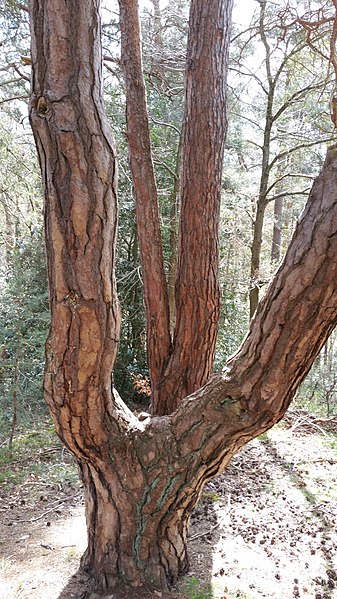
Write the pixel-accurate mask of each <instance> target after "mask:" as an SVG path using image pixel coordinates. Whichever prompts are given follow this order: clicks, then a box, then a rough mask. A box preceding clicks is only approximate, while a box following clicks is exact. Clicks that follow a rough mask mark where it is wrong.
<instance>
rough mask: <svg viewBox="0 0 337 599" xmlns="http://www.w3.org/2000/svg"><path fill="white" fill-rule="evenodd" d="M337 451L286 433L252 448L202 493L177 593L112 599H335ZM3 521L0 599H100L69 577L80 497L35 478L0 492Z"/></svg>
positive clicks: (327, 440)
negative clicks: (187, 567) (188, 566)
mask: <svg viewBox="0 0 337 599" xmlns="http://www.w3.org/2000/svg"><path fill="white" fill-rule="evenodd" d="M336 447H337V438H336V435H335V437H333V435H332V434H331V433H329V434H322V433H321V432H318V433H315V434H313V433H311V434H303V433H302V434H301V432H300V429H298V431H297V432H296V433H294V432H293V431H292V430H291V429H286V428H284V427H275V428H274V429H273V430H272V431H270V432H269V433H268V436H267V437H266V438H265V439H263V440H255V441H253V442H252V443H250V444H249V445H248V446H247V447H246V448H245V449H244V450H243V451H241V452H240V454H238V455H237V456H235V458H234V459H233V461H232V463H231V465H230V466H229V467H228V468H227V470H226V471H225V473H224V474H223V475H221V476H218V477H217V478H216V479H214V480H213V481H211V482H210V483H209V484H208V485H207V487H206V488H205V490H204V493H203V497H202V500H201V502H200V504H199V505H198V507H197V509H196V510H195V513H194V515H193V518H192V524H191V529H190V541H189V554H190V561H191V569H190V572H189V575H188V576H187V577H185V579H184V580H183V581H182V583H181V584H180V585H179V588H178V589H176V590H175V591H174V592H172V593H162V594H160V593H156V594H155V595H154V593H153V592H148V591H147V590H146V589H144V590H135V591H134V592H132V594H130V593H125V592H124V593H123V592H122V591H120V590H118V591H117V590H116V592H114V593H113V594H112V595H111V594H110V597H111V598H112V597H123V598H125V599H127V597H130V599H131V597H135V599H137V598H138V597H139V598H141V597H155V596H159V597H160V596H161V597H163V598H164V599H165V598H167V599H168V598H171V599H173V598H175V599H177V598H181V599H183V598H190V599H211V598H214V599H240V598H241V599H261V598H268V599H272V598H273V599H292V598H297V597H301V598H307V599H337V531H336V522H337V475H336V464H337V450H336ZM0 519H1V522H0V598H1V599H28V598H29V599H70V598H71V599H98V598H99V597H100V594H99V593H98V592H96V591H95V589H91V590H90V591H88V586H87V583H88V581H87V580H85V579H84V578H83V577H82V576H80V575H78V574H77V575H76V574H75V573H76V570H77V567H78V563H79V558H80V556H81V554H82V553H83V551H84V549H85V546H86V530H85V518H84V508H83V499H82V493H81V491H79V490H78V489H74V488H73V487H72V486H71V485H69V486H64V485H57V484H54V485H49V484H48V482H46V481H40V480H37V479H35V478H34V477H32V479H31V480H29V479H28V480H27V481H25V484H23V485H20V486H17V487H14V486H13V485H10V484H7V485H3V486H2V488H1V490H0ZM74 574H75V576H73V575H74Z"/></svg>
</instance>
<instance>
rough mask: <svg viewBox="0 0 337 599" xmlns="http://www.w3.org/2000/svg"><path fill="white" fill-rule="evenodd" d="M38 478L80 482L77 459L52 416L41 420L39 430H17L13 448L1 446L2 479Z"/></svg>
mask: <svg viewBox="0 0 337 599" xmlns="http://www.w3.org/2000/svg"><path fill="white" fill-rule="evenodd" d="M65 464H66V467H65ZM34 478H45V479H46V480H48V482H49V483H50V484H52V483H54V482H55V483H56V482H57V483H70V484H72V485H78V473H77V468H76V465H75V463H74V460H73V458H71V456H70V455H69V454H68V453H66V452H65V450H64V448H63V446H62V444H61V441H60V440H59V439H58V437H57V436H56V433H55V429H54V426H53V425H52V424H51V423H50V421H49V420H45V421H43V420H41V421H40V422H39V429H38V430H36V429H31V430H30V431H29V432H25V433H20V434H17V435H16V436H15V437H14V439H13V444H12V446H11V448H8V447H7V446H0V483H12V484H20V483H22V482H24V481H25V480H27V479H34Z"/></svg>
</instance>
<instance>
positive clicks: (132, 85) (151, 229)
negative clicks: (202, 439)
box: [119, 0, 171, 397]
mask: <svg viewBox="0 0 337 599" xmlns="http://www.w3.org/2000/svg"><path fill="white" fill-rule="evenodd" d="M119 6H120V26H121V41H122V63H123V70H124V75H125V87H126V95H127V103H126V106H127V110H126V117H127V135H128V145H129V153H130V166H131V172H132V179H133V185H134V193H135V200H136V216H137V229H138V240H139V250H140V258H141V264H142V275H143V281H144V299H145V309H146V339H147V360H148V366H149V373H150V379H151V386H152V393H153V396H154V397H156V396H157V388H158V382H159V380H160V377H161V376H162V372H163V369H164V366H165V364H166V361H167V358H168V355H169V352H170V347H171V336H170V317H169V300H168V290H167V284H166V277H165V271H164V257H163V249H162V240H161V232H160V219H159V209H158V198H157V187H156V181H155V175H154V169H153V163H152V156H151V143H150V133H149V124H148V116H147V107H146V91H145V83H144V77H143V68H142V55H141V47H140V24H139V18H138V2H137V0H119Z"/></svg>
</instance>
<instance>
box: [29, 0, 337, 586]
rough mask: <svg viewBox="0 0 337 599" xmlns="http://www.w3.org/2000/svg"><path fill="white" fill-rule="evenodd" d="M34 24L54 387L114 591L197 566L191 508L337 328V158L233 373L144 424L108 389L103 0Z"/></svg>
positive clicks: (104, 576)
mask: <svg viewBox="0 0 337 599" xmlns="http://www.w3.org/2000/svg"><path fill="white" fill-rule="evenodd" d="M31 23H32V26H31V31H32V62H33V81H32V99H31V103H30V116H31V123H32V127H33V130H34V135H35V139H36V144H37V149H38V153H39V158H40V164H41V170H42V175H43V181H44V185H45V214H46V244H47V254H48V272H49V285H50V296H51V310H52V323H51V329H50V335H49V338H48V343H47V364H46V373H45V390H46V398H47V401H48V404H49V407H50V411H51V414H52V416H53V419H54V422H55V424H56V427H57V430H58V432H59V435H60V436H61V438H62V439H63V441H64V442H65V443H66V444H67V445H68V447H69V448H70V449H71V451H72V452H73V453H74V455H75V456H76V458H77V460H78V463H79V466H80V471H81V475H82V479H83V482H84V492H85V500H86V516H87V525H88V549H87V551H86V553H85V555H84V556H83V559H82V568H84V569H85V570H87V571H88V572H90V574H91V576H92V577H93V578H94V579H95V580H96V581H98V583H100V584H101V586H102V587H103V588H105V589H107V588H109V589H110V588H112V587H113V586H114V585H116V584H121V583H125V584H127V585H140V584H144V583H146V584H147V585H155V586H158V587H161V588H164V587H166V586H169V585H170V584H172V583H173V582H174V581H175V580H176V579H177V577H178V576H179V575H180V574H181V573H183V572H185V571H186V569H187V568H188V559H187V554H186V534H187V527H188V521H189V517H190V514H191V510H192V508H193V506H194V505H195V503H196V501H197V499H198V497H199V494H200V492H201V489H202V486H203V484H204V482H205V481H206V480H208V479H209V478H211V477H213V476H214V475H215V474H216V473H218V472H219V471H221V470H222V469H223V468H224V467H225V466H226V464H227V463H228V461H229V459H230V458H231V456H232V455H233V453H234V452H235V451H237V449H238V448H239V447H241V446H242V445H244V444H245V443H247V442H248V441H249V440H250V439H252V438H253V437H255V436H256V435H258V434H260V433H261V432H262V431H264V430H266V429H268V428H269V427H270V426H272V425H273V424H274V423H275V422H277V421H278V420H279V419H280V418H281V417H282V415H283V414H284V412H285V410H286V409H287V407H288V405H289V402H290V401H291V399H292V397H293V396H294V393H295V391H296V389H297V387H298V385H299V384H300V382H301V381H302V380H303V378H304V376H305V374H306V373H307V371H308V370H309V368H310V366H311V364H312V362H313V360H314V358H315V357H316V355H317V354H318V352H319V350H320V348H321V347H322V346H323V344H324V343H325V341H326V339H327V338H328V336H329V334H330V333H331V331H332V329H333V327H334V326H335V325H336V322H337V287H336V281H337V260H336V256H337V199H336V198H337V179H336V176H335V173H336V169H337V159H336V157H335V156H331V161H327V165H326V167H325V169H324V171H323V173H322V174H321V175H320V177H319V178H318V179H317V181H316V182H315V184H314V187H313V191H312V194H311V197H310V200H309V203H308V206H307V208H306V210H305V212H304V214H303V216H302V219H301V222H300V223H299V225H298V227H297V230H296V232H295V236H294V239H293V241H292V243H291V245H290V248H289V250H288V252H287V255H286V257H285V260H284V262H283V263H282V266H281V267H280V269H279V271H278V274H277V276H276V278H275V279H274V280H273V281H272V283H271V284H270V286H269V289H268V290H267V293H266V295H265V298H264V299H263V300H262V302H260V304H259V307H258V309H257V312H256V315H255V317H254V319H253V321H252V323H251V329H250V332H249V334H248V335H247V337H246V339H245V341H244V342H243V344H242V346H241V348H240V350H239V351H238V353H237V354H236V355H235V356H234V357H233V358H232V359H231V360H230V362H229V363H228V365H227V367H226V369H225V371H224V372H223V373H219V374H216V375H213V376H212V377H211V378H210V379H209V380H208V382H207V383H206V385H205V386H203V387H202V388H200V389H199V390H197V391H196V392H195V393H194V394H193V395H191V396H189V397H186V398H185V399H183V401H182V402H181V403H180V405H179V406H178V409H177V410H176V411H175V412H174V413H172V414H171V415H170V416H164V417H153V418H148V419H147V420H145V421H144V422H140V421H139V420H138V419H137V418H136V417H135V416H134V414H132V412H131V411H130V410H128V408H127V407H126V406H125V404H124V403H123V402H122V401H121V400H120V398H119V397H118V394H117V393H116V392H115V391H112V389H111V371H112V364H113V359H114V355H115V350H116V342H117V339H118V329H119V317H118V306H117V298H116V290H115V284H114V276H113V266H114V264H113V261H114V254H113V252H112V248H114V244H115V231H116V222H117V212H116V193H115V183H116V182H115V178H114V174H115V162H114V149H113V145H112V140H111V136H110V132H109V129H108V127H107V125H106V121H105V117H104V112H103V109H102V100H101V87H100V81H101V77H100V76H101V61H100V44H99V35H98V31H99V23H98V4H97V3H96V2H95V1H94V0H91V1H90V2H89V1H88V2H85V3H78V2H77V1H75V0H72V1H69V0H68V1H67V2H65V1H64V0H44V1H42V0H31ZM74 31H76V32H77V35H76V36H74ZM200 160H201V159H200ZM220 162H221V161H220ZM186 201H187V200H186ZM181 243H183V242H182V241H181ZM181 268H182V267H181ZM205 274H207V273H205ZM187 280H188V277H187ZM205 282H206V286H207V280H206V281H205ZM200 309H201V308H200ZM130 596H131V592H130Z"/></svg>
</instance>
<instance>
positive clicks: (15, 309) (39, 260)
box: [0, 231, 49, 430]
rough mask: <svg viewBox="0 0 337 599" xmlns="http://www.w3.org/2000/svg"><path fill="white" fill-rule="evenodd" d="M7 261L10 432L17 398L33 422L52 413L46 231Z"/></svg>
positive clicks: (6, 418) (5, 360)
mask: <svg viewBox="0 0 337 599" xmlns="http://www.w3.org/2000/svg"><path fill="white" fill-rule="evenodd" d="M7 264H8V269H7V277H6V281H5V285H4V291H3V294H2V295H1V298H0V355H1V368H0V401H1V408H2V409H1V419H2V422H1V425H2V426H1V428H2V430H8V427H9V424H10V421H11V419H12V413H13V400H14V397H15V396H16V398H17V403H18V415H19V417H20V418H24V419H25V420H27V421H28V422H29V421H30V420H34V419H36V417H37V416H38V415H39V414H40V415H41V414H45V412H46V408H45V404H44V401H43V395H42V380H43V368H44V343H45V339H46V335H47V331H48V325H49V307H48V293H47V277H46V269H45V261H44V243H43V238H42V235H41V232H39V231H37V232H36V233H35V235H33V236H32V237H30V238H28V239H22V240H20V241H18V242H17V246H16V247H15V248H14V250H13V251H12V252H11V253H10V254H9V256H8V258H7Z"/></svg>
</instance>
